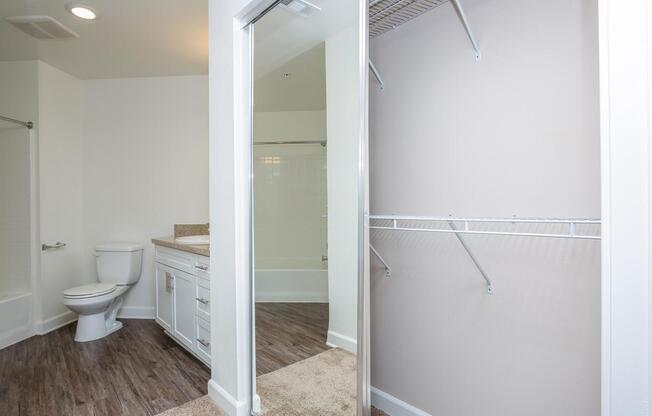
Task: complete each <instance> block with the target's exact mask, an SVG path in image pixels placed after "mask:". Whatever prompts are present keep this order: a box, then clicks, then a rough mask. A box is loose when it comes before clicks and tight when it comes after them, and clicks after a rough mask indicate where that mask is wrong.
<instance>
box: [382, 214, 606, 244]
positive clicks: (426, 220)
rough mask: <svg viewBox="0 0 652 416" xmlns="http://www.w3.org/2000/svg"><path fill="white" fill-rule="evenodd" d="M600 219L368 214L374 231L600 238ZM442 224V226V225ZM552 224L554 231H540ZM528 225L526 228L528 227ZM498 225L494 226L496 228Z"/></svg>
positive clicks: (582, 238)
mask: <svg viewBox="0 0 652 416" xmlns="http://www.w3.org/2000/svg"><path fill="white" fill-rule="evenodd" d="M600 223H601V221H600V219H599V218H518V217H512V218H470V217H468V218H467V217H452V216H449V217H423V216H401V215H370V216H369V228H370V229H374V230H393V231H414V232H431V233H452V234H483V235H502V236H520V237H544V238H572V239H581V240H599V239H600V227H599V226H600ZM441 225H443V226H444V227H441ZM492 225H493V226H494V227H495V229H491V228H490V227H491V226H492ZM543 225H551V226H553V228H554V231H550V232H545V231H543V232H542V231H539V229H540V228H541V226H543ZM527 226H529V227H527ZM496 228H497V229H496Z"/></svg>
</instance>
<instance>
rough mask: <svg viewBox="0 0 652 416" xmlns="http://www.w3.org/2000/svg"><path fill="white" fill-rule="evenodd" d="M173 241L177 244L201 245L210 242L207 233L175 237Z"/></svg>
mask: <svg viewBox="0 0 652 416" xmlns="http://www.w3.org/2000/svg"><path fill="white" fill-rule="evenodd" d="M174 241H175V242H176V243H177V244H188V245H192V246H202V245H208V244H209V243H210V237H209V236H207V235H187V236H185V237H178V238H175V239H174Z"/></svg>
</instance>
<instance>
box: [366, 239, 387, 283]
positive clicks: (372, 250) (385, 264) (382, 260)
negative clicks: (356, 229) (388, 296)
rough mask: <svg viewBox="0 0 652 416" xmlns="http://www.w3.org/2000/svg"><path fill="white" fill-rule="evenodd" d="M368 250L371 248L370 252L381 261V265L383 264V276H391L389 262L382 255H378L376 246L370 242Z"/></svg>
mask: <svg viewBox="0 0 652 416" xmlns="http://www.w3.org/2000/svg"><path fill="white" fill-rule="evenodd" d="M369 250H371V252H372V253H373V254H374V255H375V256H376V257H377V258H378V260H380V262H381V263H383V266H385V277H386V278H388V279H389V278H390V277H392V269H391V268H390V267H389V264H387V262H386V261H385V259H384V258H383V256H381V255H380V253H379V252H378V250H376V248H375V247H374V246H372V245H371V244H369Z"/></svg>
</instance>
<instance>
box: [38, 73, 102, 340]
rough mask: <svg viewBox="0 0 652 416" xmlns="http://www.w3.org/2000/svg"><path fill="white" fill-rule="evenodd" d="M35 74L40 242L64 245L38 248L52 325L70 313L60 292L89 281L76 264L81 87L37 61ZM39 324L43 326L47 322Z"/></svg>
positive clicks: (79, 252) (45, 317) (80, 249)
mask: <svg viewBox="0 0 652 416" xmlns="http://www.w3.org/2000/svg"><path fill="white" fill-rule="evenodd" d="M38 78H39V80H38V108H39V117H38V120H37V124H36V128H37V132H38V142H39V161H38V163H39V181H40V186H39V188H40V196H39V204H40V231H41V241H42V242H44V243H47V244H54V243H55V242H56V241H62V242H65V243H66V244H67V246H66V247H65V248H63V249H60V250H51V251H44V252H41V295H42V299H41V308H42V312H41V320H42V321H46V322H55V323H53V324H52V325H56V324H58V323H59V320H58V319H59V318H58V317H61V318H60V319H62V320H64V321H65V320H66V319H69V316H71V313H70V311H69V310H68V308H66V307H65V306H64V305H63V302H62V297H63V294H62V292H63V291H64V290H65V289H68V288H70V287H73V286H77V285H80V284H83V283H85V282H92V281H94V280H93V277H92V276H88V275H84V273H83V271H82V267H81V264H82V263H81V262H82V256H83V255H84V235H83V232H82V226H83V225H82V220H81V219H82V218H83V215H84V211H83V201H82V193H83V190H82V187H83V182H82V178H83V176H84V172H83V167H82V158H83V155H82V121H81V114H82V106H83V86H82V81H80V80H78V79H76V78H74V77H72V76H70V75H68V74H66V73H65V72H62V71H60V70H58V69H56V68H54V67H52V66H50V65H48V64H46V63H43V62H39V63H38ZM51 320H53V321H51ZM44 325H45V326H44V328H45V329H47V328H48V325H50V324H49V323H46V324H44ZM42 329H43V328H42Z"/></svg>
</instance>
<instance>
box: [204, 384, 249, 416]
mask: <svg viewBox="0 0 652 416" xmlns="http://www.w3.org/2000/svg"><path fill="white" fill-rule="evenodd" d="M208 397H210V398H211V400H213V403H215V404H216V405H217V407H219V408H220V410H222V411H223V412H224V413H225V414H226V415H227V416H250V415H249V406H247V403H246V402H241V401H238V400H236V399H235V397H233V396H231V395H230V394H229V393H228V392H227V391H226V390H224V389H223V388H222V386H220V385H219V384H217V383H216V382H215V381H213V379H210V380H209V381H208Z"/></svg>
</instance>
